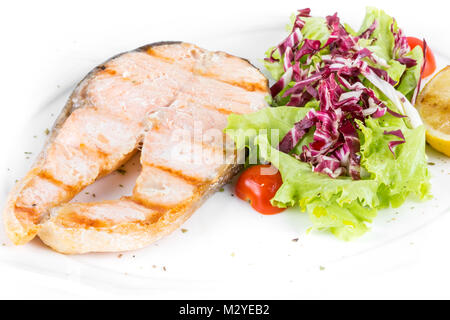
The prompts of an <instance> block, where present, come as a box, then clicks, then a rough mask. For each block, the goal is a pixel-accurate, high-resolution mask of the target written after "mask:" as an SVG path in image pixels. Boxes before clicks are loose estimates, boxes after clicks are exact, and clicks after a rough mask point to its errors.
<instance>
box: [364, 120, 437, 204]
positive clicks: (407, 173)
mask: <svg viewBox="0 0 450 320" xmlns="http://www.w3.org/2000/svg"><path fill="white" fill-rule="evenodd" d="M358 124H359V127H360V129H361V134H362V141H363V143H362V144H361V166H362V167H363V168H365V169H366V170H367V171H368V172H369V173H370V178H371V179H373V180H375V181H377V182H378V183H379V184H380V188H379V191H378V193H379V198H380V203H381V204H382V206H383V207H387V206H389V205H392V207H399V206H401V205H402V204H403V203H404V202H405V200H406V198H407V197H408V196H409V195H410V194H412V195H415V196H416V197H417V198H418V199H425V198H428V195H429V190H430V184H429V178H430V177H429V173H428V168H427V158H426V154H425V128H424V127H423V126H421V127H418V128H415V129H408V128H407V127H406V126H403V127H401V130H402V133H403V135H404V136H405V140H406V142H405V143H403V144H401V145H398V146H396V147H395V154H396V156H395V157H394V155H393V154H392V153H391V151H390V150H389V147H388V143H389V141H392V140H398V138H397V137H395V136H392V135H385V134H384V132H385V131H392V130H397V129H399V127H398V126H396V127H392V126H391V127H390V126H388V125H389V123H386V122H385V123H382V124H383V126H381V125H380V122H379V121H377V120H374V119H370V118H369V119H367V120H366V124H365V125H363V124H362V123H361V122H358Z"/></svg>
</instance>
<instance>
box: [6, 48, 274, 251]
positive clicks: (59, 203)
mask: <svg viewBox="0 0 450 320" xmlns="http://www.w3.org/2000/svg"><path fill="white" fill-rule="evenodd" d="M268 92H269V91H268V82H267V79H266V78H265V77H264V76H263V75H262V74H261V73H260V72H259V71H258V69H257V68H255V67H254V66H252V65H251V64H250V63H249V62H248V61H246V60H244V59H241V58H238V57H235V56H232V55H229V54H227V53H224V52H210V51H207V50H204V49H201V48H199V47H197V46H195V45H192V44H187V43H182V42H164V43H156V44H151V45H147V46H144V47H141V48H138V49H136V50H134V51H130V52H126V53H123V54H120V55H118V56H115V57H114V58H112V59H110V60H108V61H107V62H105V63H103V64H102V65H100V66H98V67H96V68H95V69H94V70H92V71H91V72H90V73H89V74H88V75H87V76H86V77H85V78H84V79H83V80H82V81H81V82H80V83H79V84H78V85H77V87H76V88H75V90H74V92H73V93H72V95H71V96H70V98H69V100H68V102H67V104H66V106H65V108H64V109H63V110H62V112H61V114H60V115H59V117H58V119H57V121H56V123H55V125H54V127H53V129H52V131H51V134H50V136H49V139H48V142H47V144H46V145H45V147H44V149H43V151H42V152H41V154H40V155H39V156H38V158H37V160H36V162H35V164H34V165H33V167H32V168H31V170H30V171H29V172H28V173H27V175H26V176H25V177H24V178H23V179H21V180H20V181H19V182H18V183H17V184H16V186H15V187H14V188H13V190H12V191H11V192H10V194H9V197H8V200H7V205H6V208H5V210H4V222H5V225H6V230H7V233H8V236H9V238H10V239H11V240H12V241H13V242H14V243H15V244H24V243H27V242H28V241H30V240H31V239H33V238H34V237H35V236H36V235H38V236H39V237H40V239H41V240H42V241H43V242H44V243H45V244H47V245H48V246H49V247H51V248H53V249H54V250H56V251H59V252H62V253H69V254H74V253H86V252H111V251H125V250H133V249H138V248H142V247H144V246H146V245H148V244H150V243H152V242H154V241H156V240H158V239H160V238H161V237H163V236H165V235H167V234H169V233H171V232H172V231H173V230H175V229H176V228H178V227H179V226H180V225H181V224H182V223H183V222H184V221H186V219H188V218H189V217H190V216H191V214H192V213H193V212H194V211H195V210H196V209H197V208H198V207H199V206H200V205H201V204H202V203H203V201H204V200H205V199H206V198H207V197H208V196H209V195H211V194H212V193H213V192H215V191H216V190H217V189H218V188H220V187H221V186H222V185H223V184H225V183H227V182H228V181H229V180H230V179H231V178H232V177H233V175H235V174H236V173H237V171H238V170H239V168H240V166H239V165H238V163H237V161H236V152H235V150H234V145H233V143H229V142H228V141H227V139H226V137H225V135H224V134H223V129H224V128H225V127H226V124H227V115H229V114H231V113H237V114H245V113H250V112H254V111H256V110H259V109H261V108H264V107H266V106H267V104H266V102H265V96H266V95H268ZM197 131H199V132H201V133H200V134H197V135H196V132H197ZM139 149H142V151H141V164H142V171H141V172H140V175H139V177H138V178H137V181H136V185H135V187H134V190H133V193H132V195H131V196H126V197H122V198H121V199H118V200H112V201H100V202H91V203H69V201H70V200H71V199H72V198H73V197H74V196H75V195H76V194H78V193H79V192H80V191H81V190H82V189H83V188H85V187H86V186H88V185H90V184H92V183H93V182H94V181H96V180H97V179H98V178H100V177H102V176H105V175H107V174H109V173H111V172H112V171H114V170H116V169H118V168H119V167H120V166H121V165H123V164H124V163H125V162H126V161H128V160H129V159H130V157H132V156H133V155H134V154H135V153H136V152H137V151H138V150H139Z"/></svg>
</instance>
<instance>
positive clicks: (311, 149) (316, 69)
mask: <svg viewBox="0 0 450 320" xmlns="http://www.w3.org/2000/svg"><path fill="white" fill-rule="evenodd" d="M305 17H310V10H309V9H304V10H300V11H299V13H298V15H297V16H296V17H295V21H294V25H293V29H292V31H291V33H290V34H289V36H288V37H287V38H286V39H285V40H284V41H283V42H281V43H280V44H279V45H278V46H277V47H276V48H275V49H274V50H273V51H272V53H271V54H270V56H269V58H267V59H266V60H267V61H269V62H277V61H279V59H276V58H274V56H273V55H274V53H275V52H276V51H277V50H278V53H279V54H280V56H281V58H282V62H283V67H284V74H283V76H282V77H281V78H280V79H279V80H278V81H277V82H276V83H275V84H274V85H273V86H272V87H271V93H272V96H273V97H274V98H276V97H277V96H278V98H288V99H289V101H288V103H287V105H288V106H295V107H303V106H305V104H306V103H307V102H309V101H311V99H313V98H314V99H317V100H318V101H319V106H320V108H319V110H311V111H310V112H309V113H308V114H307V115H306V117H305V118H304V119H302V120H301V121H299V122H298V123H296V124H295V125H294V127H293V128H292V129H291V130H290V131H289V132H288V134H287V135H286V136H285V137H284V138H283V139H282V140H281V142H280V144H279V150H280V151H282V152H285V153H292V151H293V150H294V148H295V147H296V145H297V144H298V142H299V141H300V140H301V139H302V138H303V137H304V136H305V135H306V134H307V133H308V132H309V130H310V129H311V128H313V127H314V128H315V131H314V135H313V141H312V142H311V143H309V144H308V145H304V146H303V147H302V150H301V153H300V154H296V153H293V154H292V156H294V157H296V158H297V159H299V160H301V161H303V162H307V163H310V164H311V165H312V168H313V170H314V171H315V172H321V173H325V174H327V175H329V176H330V177H332V178H337V177H339V176H344V175H347V176H350V177H352V179H354V180H358V179H360V171H361V168H360V156H359V154H358V153H359V151H360V141H359V137H358V133H357V130H356V129H357V122H356V121H355V120H356V119H358V120H360V121H362V122H363V123H364V120H365V119H366V118H367V117H368V116H371V117H372V118H379V117H382V116H384V115H385V114H386V112H388V113H390V114H391V115H393V116H395V117H404V116H403V115H401V114H399V113H396V112H394V111H392V110H390V109H389V108H388V107H387V106H386V105H385V104H384V103H383V101H381V100H380V99H379V98H377V96H376V95H375V92H374V91H373V90H372V89H370V88H368V87H366V86H364V85H363V84H362V83H361V81H360V79H359V76H360V75H363V76H364V77H366V78H367V79H369V81H370V80H371V79H372V81H376V82H377V83H380V82H381V83H384V82H387V83H388V84H389V85H391V86H393V85H395V84H396V82H395V81H394V80H393V79H391V78H390V77H389V75H388V73H387V72H386V71H385V70H383V69H379V68H375V67H373V66H369V65H368V63H367V62H365V61H364V60H362V59H364V58H367V59H369V60H370V61H372V62H374V63H375V64H377V65H380V66H386V65H387V63H386V61H384V60H383V59H381V58H379V57H377V56H376V55H375V54H373V53H372V52H371V51H370V50H368V49H367V48H360V47H359V45H358V40H359V39H361V38H364V39H369V38H370V37H371V35H372V34H373V32H374V30H375V29H376V27H377V25H378V22H377V21H376V20H375V21H374V22H373V23H372V25H370V26H369V27H368V29H367V30H366V31H364V32H362V33H361V35H359V36H352V35H350V34H349V33H348V32H347V31H346V30H345V28H344V27H343V26H342V25H341V23H340V20H339V18H338V16H337V14H335V15H333V16H328V17H326V22H327V26H328V28H329V30H330V33H331V34H330V37H329V39H328V40H327V42H326V43H325V44H324V45H323V46H322V45H321V42H320V41H318V40H310V39H303V37H302V33H301V29H302V28H303V26H304V25H305V21H304V20H303V18H305ZM394 24H395V21H394V23H393V24H392V26H391V30H392V32H393V34H394V38H395V46H394V52H393V54H394V57H395V58H396V59H397V60H398V61H399V62H400V63H403V64H405V65H406V66H407V67H412V66H414V65H415V64H416V63H417V62H416V61H415V60H413V59H410V58H407V57H405V54H406V53H407V52H409V47H408V43H407V41H406V38H405V37H404V36H403V35H402V32H401V30H400V29H397V30H394V27H395V26H394ZM326 47H328V48H329V52H330V53H329V55H326V56H325V55H323V56H322V57H321V62H320V63H316V64H312V57H313V55H315V54H316V53H317V52H319V51H320V50H322V49H324V48H326ZM300 59H302V61H301V62H300ZM301 66H307V68H302V67H301ZM292 81H293V82H294V84H293V85H292V86H291V87H290V88H289V89H288V90H285V89H286V88H287V87H288V85H289V84H290V83H291V82H292ZM372 81H371V82H372ZM284 90H285V91H284ZM283 91H284V93H283V94H282V95H280V93H282V92H283ZM385 134H390V135H395V136H397V137H399V138H400V139H402V140H401V141H391V142H390V143H389V149H390V150H391V151H392V153H393V154H394V156H395V153H394V149H393V148H394V147H395V146H396V145H398V144H401V143H404V142H405V139H404V137H403V134H402V133H401V131H400V130H397V131H392V132H385Z"/></svg>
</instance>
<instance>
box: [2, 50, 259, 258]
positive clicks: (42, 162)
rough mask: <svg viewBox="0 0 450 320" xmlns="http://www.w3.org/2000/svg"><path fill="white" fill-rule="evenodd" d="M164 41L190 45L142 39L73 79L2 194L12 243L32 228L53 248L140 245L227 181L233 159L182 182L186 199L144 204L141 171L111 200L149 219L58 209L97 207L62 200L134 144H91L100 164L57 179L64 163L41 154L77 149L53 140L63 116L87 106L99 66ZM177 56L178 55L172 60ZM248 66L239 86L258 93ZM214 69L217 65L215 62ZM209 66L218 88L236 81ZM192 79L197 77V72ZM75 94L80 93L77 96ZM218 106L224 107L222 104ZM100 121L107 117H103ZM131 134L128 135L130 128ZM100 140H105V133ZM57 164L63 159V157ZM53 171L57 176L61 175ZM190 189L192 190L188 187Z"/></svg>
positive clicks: (70, 153)
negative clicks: (18, 175) (95, 216)
mask: <svg viewBox="0 0 450 320" xmlns="http://www.w3.org/2000/svg"><path fill="white" fill-rule="evenodd" d="M170 46H192V45H190V44H185V43H183V42H178V41H173V42H171V41H170V42H158V43H153V44H150V45H146V46H143V47H140V48H138V49H135V50H132V51H128V52H125V53H122V54H119V55H116V56H114V57H112V58H111V59H109V60H107V61H106V62H104V63H103V64H101V65H100V66H98V67H96V68H94V69H93V70H92V71H91V72H89V73H88V74H87V75H86V77H85V78H83V80H81V81H80V82H79V84H78V85H77V87H76V88H75V89H74V91H73V93H72V95H71V96H70V98H69V100H68V102H67V103H66V105H65V107H64V108H63V110H62V111H61V113H60V115H59V116H58V118H57V120H56V122H55V124H54V126H53V128H52V130H51V132H50V134H49V137H48V140H47V142H46V144H45V146H44V148H43V151H42V152H41V153H40V154H39V155H38V157H37V159H36V161H35V164H34V165H33V167H32V169H31V170H30V171H29V172H28V173H27V175H26V176H25V177H24V178H23V179H22V180H20V181H19V182H18V183H17V184H16V185H15V186H14V188H13V189H12V190H11V192H10V194H9V196H8V200H7V205H6V208H5V210H4V223H5V226H6V231H7V234H8V236H9V238H10V239H11V240H12V242H13V243H15V244H25V243H27V242H28V241H30V240H31V239H33V238H34V236H35V235H36V234H38V235H39V237H40V238H41V240H43V241H44V243H46V244H47V245H48V246H50V247H51V248H53V249H55V250H56V251H59V252H62V253H68V254H73V253H85V252H93V251H95V252H99V251H101V252H109V251H124V250H132V249H138V248H142V247H144V246H146V245H148V244H150V243H152V242H154V241H156V240H158V239H160V238H161V237H163V236H164V235H166V234H169V233H170V232H172V231H173V230H175V229H176V228H178V227H179V226H180V225H181V224H182V223H183V222H184V221H185V220H186V219H188V218H189V217H190V215H191V214H192V213H193V212H194V211H195V210H196V209H197V208H198V207H199V206H200V205H201V204H202V203H203V202H204V201H205V200H206V199H207V198H208V197H209V196H210V195H212V194H213V193H214V192H215V191H216V190H217V189H218V188H220V187H221V186H222V185H223V184H225V183H227V182H228V181H229V180H230V179H231V178H232V177H233V176H234V175H235V174H236V173H237V172H238V171H239V170H240V168H241V167H240V166H239V165H237V164H229V165H226V166H223V167H221V168H220V173H219V174H218V175H216V176H214V178H213V179H209V180H208V181H206V180H205V181H203V180H202V179H203V178H202V177H201V178H200V180H201V181H197V182H195V183H193V182H190V183H191V184H192V185H194V187H192V188H193V189H192V188H191V187H186V188H185V189H186V190H187V191H186V197H187V200H183V201H181V202H180V203H179V204H177V205H174V206H164V205H160V206H158V204H152V205H150V206H149V205H148V203H146V200H148V199H145V195H144V196H143V194H142V192H139V187H140V185H144V183H140V180H139V179H141V180H142V179H143V178H142V177H140V178H138V184H137V186H136V187H135V192H134V194H133V196H131V197H123V198H122V199H121V200H116V201H117V205H118V206H120V205H122V204H123V203H129V204H130V206H132V207H133V208H135V210H137V211H143V212H147V213H148V215H149V216H152V217H154V216H158V220H157V221H150V220H146V219H144V220H142V221H137V220H136V221H129V220H127V219H124V220H123V221H122V220H120V219H118V220H117V221H115V223H113V224H111V225H103V224H102V223H100V222H98V221H94V222H93V223H94V225H91V226H89V227H86V226H83V225H80V226H79V227H74V226H76V225H77V224H76V223H79V222H80V221H78V220H79V219H78V220H73V221H72V220H71V219H74V217H75V216H76V214H73V215H72V216H67V214H64V212H66V213H67V210H69V209H70V210H81V211H83V210H91V209H92V208H94V209H95V210H97V211H98V210H102V206H108V205H110V204H109V203H107V202H101V203H90V204H80V205H78V206H74V205H73V204H65V203H66V202H68V201H70V199H72V198H73V197H74V196H75V195H76V194H77V193H78V192H79V191H81V189H83V188H84V187H85V186H87V185H89V184H91V183H93V182H94V181H95V180H96V179H98V178H100V177H102V176H104V175H107V174H109V173H110V172H112V171H114V170H116V169H117V168H119V167H120V166H121V165H122V164H124V163H125V162H127V161H128V160H129V158H130V157H131V156H133V155H134V154H135V153H136V151H137V148H138V145H135V146H132V145H130V146H128V147H127V148H124V150H120V151H121V153H120V154H119V156H118V157H115V156H116V155H115V154H114V153H112V154H107V155H106V156H105V155H104V154H103V153H102V152H103V151H105V150H106V149H108V148H111V149H108V150H106V151H111V150H115V149H114V146H110V145H106V147H105V146H98V145H96V148H95V152H94V153H92V154H93V157H94V158H95V157H96V156H99V157H101V159H102V160H99V161H100V162H99V163H100V164H99V165H98V166H99V167H97V166H96V165H95V164H94V165H93V166H92V167H91V168H89V170H90V171H89V172H90V174H89V175H88V176H89V177H90V178H89V177H88V178H86V179H85V180H82V183H77V180H76V179H75V180H74V181H71V180H70V179H59V180H61V181H59V180H58V181H57V180H55V179H54V178H53V177H52V175H55V172H60V171H61V170H66V169H65V167H62V168H59V169H60V171H58V168H55V167H54V166H53V167H52V166H51V165H49V164H48V163H47V160H48V159H46V158H47V155H49V154H52V155H53V154H55V155H56V154H57V155H61V156H64V155H65V156H66V158H67V160H65V161H69V160H70V159H73V158H74V157H75V156H76V155H74V153H76V152H78V151H79V150H78V149H77V150H73V149H70V146H68V145H67V143H66V142H67V139H69V138H67V139H66V140H64V143H65V144H61V145H62V147H61V148H60V149H61V150H59V151H58V148H56V147H55V146H58V143H59V141H58V139H60V136H61V135H59V133H60V132H61V129H62V128H63V126H64V125H68V119H69V118H70V119H75V118H74V117H75V115H76V114H77V110H81V109H83V108H89V107H91V106H88V104H89V101H87V100H88V99H85V98H86V95H87V93H86V90H88V89H89V85H90V84H91V82H90V80H92V79H94V78H96V77H98V76H99V75H101V73H102V72H104V71H105V69H106V67H105V66H107V65H108V64H110V63H112V62H114V61H117V60H116V59H118V58H120V57H122V56H125V55H126V54H128V53H134V52H146V53H148V51H149V50H152V49H158V50H159V49H167V48H169V49H170ZM177 48H178V47H177ZM192 48H194V49H193V50H199V52H200V53H203V52H206V53H207V54H211V55H214V54H218V57H219V58H218V59H219V60H220V59H241V58H237V57H234V56H231V55H229V54H226V53H214V52H208V51H206V50H203V49H200V48H198V47H195V46H192ZM158 50H156V51H158ZM241 60H244V59H241ZM179 62H180V61H178V62H176V63H179ZM181 62H182V60H181ZM235 62H236V63H239V61H237V60H236V61H235V60H233V63H235ZM245 62H246V63H247V64H248V65H249V66H251V64H250V63H249V62H248V61H247V60H245ZM176 63H174V64H176ZM179 66H182V68H183V69H186V70H189V71H190V72H192V70H194V72H195V68H196V65H195V64H192V65H184V64H180V65H179ZM218 67H220V66H218ZM252 67H253V66H252ZM253 68H254V69H255V70H256V71H257V72H255V73H254V74H252V76H251V77H252V78H254V79H256V80H258V82H254V83H250V84H249V85H247V84H246V83H244V84H245V85H244V86H243V87H244V89H245V90H247V91H258V90H259V91H264V93H265V94H267V93H268V81H267V79H265V78H264V76H263V75H262V74H261V73H260V72H259V71H258V70H257V69H256V68H255V67H253ZM216 69H219V71H220V68H216ZM211 70H213V71H212V72H211V74H209V76H211V78H213V79H214V78H216V79H217V78H221V77H222V78H223V79H219V80H218V82H217V83H216V82H213V84H214V85H215V86H216V85H217V86H219V87H218V88H220V87H221V86H223V87H224V88H228V87H227V84H229V85H233V86H236V84H235V83H232V82H233V81H234V80H233V79H231V78H230V76H229V75H227V74H225V73H224V75H222V74H220V72H218V71H217V70H215V69H214V68H212V69H211ZM180 73H181V71H180ZM202 73H204V70H201V71H200V76H203V75H204V74H202ZM258 74H259V75H258ZM198 79H199V80H202V79H203V78H198ZM239 79H240V78H239ZM220 81H222V82H223V83H224V84H221V83H222V82H220ZM200 87H201V86H200ZM230 90H231V89H230ZM232 91H236V90H232ZM80 97H81V98H82V99H79V98H80ZM194 98H195V93H194ZM208 99H210V98H208ZM255 99H259V93H257V92H256V93H255ZM169 100H170V99H169ZM191 100H192V99H191ZM194 100H195V99H194ZM205 101H207V102H208V101H209V100H203V102H204V103H206V102H205ZM195 103H196V102H195V101H194V104H195ZM197 103H198V101H197ZM236 106H237V107H236V108H238V109H239V108H240V107H239V106H238V105H236ZM264 106H265V105H264ZM264 106H263V104H261V106H260V107H264ZM214 108H215V106H213V109H214ZM218 111H220V112H224V110H218ZM234 111H236V110H234ZM238 111H239V110H238ZM245 112H249V110H245ZM85 113H86V112H84V113H83V114H85ZM94 113H95V112H94ZM94 116H95V114H94ZM107 116H108V115H107V114H105V117H107ZM80 122H82V120H80ZM218 123H220V121H218ZM106 124H110V123H108V122H106ZM131 134H132V135H133V134H134V133H131ZM85 138H86V139H88V140H87V141H88V142H91V141H90V140H89V137H85ZM143 138H144V137H143V136H141V137H139V138H138V139H137V140H136V142H137V143H138V142H139V141H142V139H143ZM69 140H70V139H69ZM106 140H107V141H109V140H108V139H106ZM96 142H98V141H96ZM91 147H92V145H91V144H90V143H87V148H91ZM118 147H119V149H120V147H121V145H118ZM102 148H103V149H102ZM105 148H106V149H105ZM144 148H145V146H144ZM83 152H84V151H83ZM89 152H91V151H89ZM89 155H91V153H89ZM96 159H97V158H96ZM97 160H98V159H97ZM85 161H86V162H87V163H93V162H92V161H88V160H85ZM63 164H65V162H64V163H63ZM43 168H44V169H43ZM144 169H145V168H144ZM144 169H143V170H144ZM152 170H162V169H160V168H157V167H152ZM164 170H165V169H164ZM164 170H163V171H164ZM161 174H163V175H162V176H164V174H167V172H166V171H164V172H162V173H161ZM59 176H60V177H61V175H59ZM49 177H52V178H51V179H50V178H49ZM92 177H94V179H92ZM48 179H50V180H48ZM62 180H64V181H62ZM143 182H146V181H143ZM147 182H148V181H147ZM45 185H46V186H47V187H46V188H43V187H40V188H38V187H34V186H45ZM27 186H28V188H27ZM30 186H31V187H30ZM30 188H31V190H32V191H35V193H33V192H31V195H27V192H26V191H27V190H28V189H30ZM44 189H45V190H44ZM191 189H192V190H194V191H192V190H191ZM24 190H25V191H24ZM46 190H47V191H48V190H52V191H53V192H54V193H55V194H56V196H55V199H52V198H51V196H49V195H48V194H47V195H46V194H45V193H44V191H46ZM24 192H25V193H24ZM39 192H41V193H42V194H40V193H39ZM189 192H190V193H189ZM142 197H143V198H142ZM44 198H45V199H46V200H45V201H47V202H45V201H44V200H43V199H44ZM36 199H37V202H39V201H41V202H43V203H38V204H35V203H32V202H33V201H34V200H36ZM120 201H122V202H120ZM18 203H19V204H20V206H21V207H20V208H17V207H16V205H17V204H18ZM131 203H133V204H131ZM94 209H92V210H94ZM30 212H31V213H30ZM33 212H34V213H33ZM24 217H25V218H24ZM83 219H84V220H86V219H87V218H86V217H83ZM84 220H83V221H84ZM88 220H89V219H88ZM103 220H104V219H103ZM103 220H102V221H103ZM89 221H90V220H89ZM99 221H100V220H99ZM103 222H104V221H103ZM150 222H151V223H150ZM99 223H100V224H99ZM99 225H101V227H98V226H99ZM96 226H97V227H96Z"/></svg>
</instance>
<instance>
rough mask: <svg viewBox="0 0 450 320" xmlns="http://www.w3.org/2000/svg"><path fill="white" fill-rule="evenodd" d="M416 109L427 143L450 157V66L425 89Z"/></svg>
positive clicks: (440, 72)
mask: <svg viewBox="0 0 450 320" xmlns="http://www.w3.org/2000/svg"><path fill="white" fill-rule="evenodd" d="M416 108H417V109H418V111H419V114H420V116H421V118H422V120H423V122H424V124H425V129H426V132H427V133H426V136H427V142H428V143H429V144H430V145H431V146H432V147H433V148H434V149H436V150H437V151H440V152H442V153H443V154H445V155H447V156H448V157H450V66H447V67H446V68H444V69H442V70H441V71H439V73H437V74H436V75H435V76H434V77H433V79H431V80H430V82H428V84H427V85H426V86H425V88H423V90H422V92H420V94H419V97H418V99H417V102H416Z"/></svg>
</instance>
